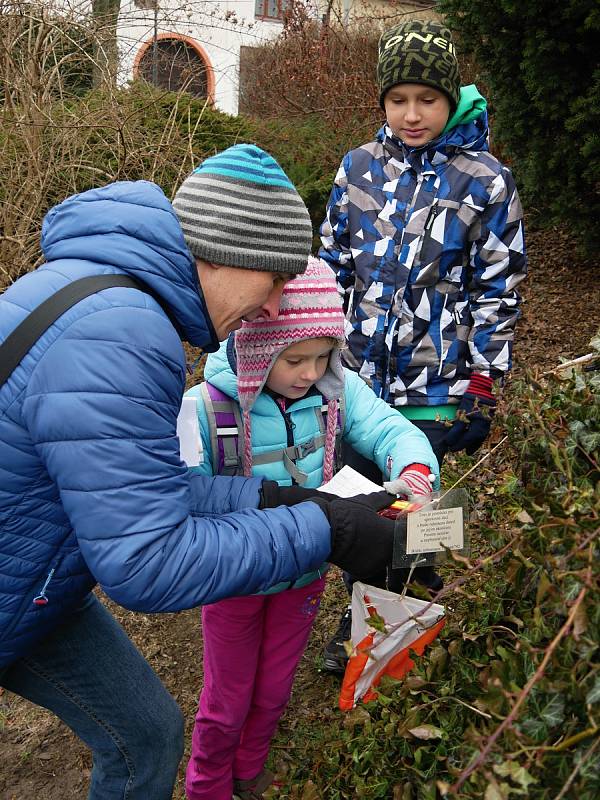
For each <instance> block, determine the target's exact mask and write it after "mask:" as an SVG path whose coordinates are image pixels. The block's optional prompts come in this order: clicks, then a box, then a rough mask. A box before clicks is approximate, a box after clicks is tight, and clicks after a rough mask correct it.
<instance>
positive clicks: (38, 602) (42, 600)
mask: <svg viewBox="0 0 600 800" xmlns="http://www.w3.org/2000/svg"><path fill="white" fill-rule="evenodd" d="M53 575H54V567H52V569H51V570H50V572H49V573H48V576H47V577H46V580H45V581H44V585H43V586H42V590H41V592H40V593H39V594H38V595H36V597H34V598H33V604H34V605H35V606H47V605H48V603H49V600H48V598H47V596H46V589H47V588H48V585H49V583H50V581H51V580H52V576H53Z"/></svg>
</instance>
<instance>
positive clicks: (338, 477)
mask: <svg viewBox="0 0 600 800" xmlns="http://www.w3.org/2000/svg"><path fill="white" fill-rule="evenodd" d="M319 489H320V491H323V492H329V494H336V495H337V496H338V497H354V495H356V494H372V493H373V492H382V491H383V486H379V485H378V484H377V483H373V481H370V480H369V479H368V478H365V477H364V475H361V474H360V472H357V471H356V470H355V469H352V467H348V466H345V467H342V469H341V470H340V471H339V472H338V473H336V474H335V475H334V476H333V478H332V479H331V480H330V481H329V483H324V484H323V486H319ZM391 502H393V498H392V497H391V496H390V503H391Z"/></svg>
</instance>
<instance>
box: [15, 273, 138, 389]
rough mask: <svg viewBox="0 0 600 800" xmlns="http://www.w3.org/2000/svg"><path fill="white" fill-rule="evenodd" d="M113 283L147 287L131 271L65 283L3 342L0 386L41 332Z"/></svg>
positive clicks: (91, 276) (110, 286) (113, 284)
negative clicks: (86, 298) (71, 309)
mask: <svg viewBox="0 0 600 800" xmlns="http://www.w3.org/2000/svg"><path fill="white" fill-rule="evenodd" d="M113 286H126V287H130V288H133V289H140V290H141V291H146V290H145V289H144V287H143V285H142V284H141V283H139V282H138V281H136V280H134V279H133V278H130V277H129V276H128V275H90V276H88V277H87V278H79V279H78V280H76V281H72V282H71V283H69V284H67V285H66V286H63V288H62V289H59V290H58V292H55V293H54V294H53V295H50V297H48V298H47V299H46V300H44V301H43V303H40V305H39V306H38V307H37V308H35V309H34V310H33V311H32V312H31V313H30V314H28V315H27V316H26V317H25V319H24V320H23V321H22V322H20V323H19V325H17V327H16V328H15V329H14V331H12V333H10V334H9V335H8V336H7V337H6V339H5V340H4V342H3V343H2V344H1V345H0V386H2V385H3V384H4V383H6V381H7V380H8V379H9V378H10V376H11V375H12V373H13V371H14V370H15V368H16V367H18V365H19V364H20V363H21V361H22V360H23V358H24V357H25V356H26V355H27V353H28V352H29V351H30V350H31V348H32V347H33V345H34V344H35V343H36V342H37V340H38V339H39V338H40V336H41V335H42V334H43V333H45V332H46V331H47V330H48V328H49V327H50V326H51V325H52V323H53V322H55V321H56V320H57V319H58V318H59V317H60V316H62V314H64V313H65V311H67V310H68V309H69V308H71V306H74V305H75V304H76V303H78V302H79V301H80V300H83V298H84V297H88V296H89V295H91V294H95V293H96V292H100V291H101V290H102V289H109V288H112V287H113Z"/></svg>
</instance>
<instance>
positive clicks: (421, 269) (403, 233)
mask: <svg viewBox="0 0 600 800" xmlns="http://www.w3.org/2000/svg"><path fill="white" fill-rule="evenodd" d="M464 120H466V121H464ZM487 135H488V123H487V112H486V111H485V100H484V99H483V98H482V97H481V95H480V94H479V93H478V92H477V90H476V89H475V87H474V86H471V87H463V89H462V90H461V102H460V103H459V107H458V109H457V113H455V115H454V116H453V118H452V119H451V120H450V121H449V123H448V125H447V126H446V130H445V131H444V132H443V133H442V134H441V135H440V136H439V137H438V138H437V139H436V140H434V141H433V142H430V143H429V144H428V145H425V146H423V147H421V148H414V149H411V148H407V147H406V146H405V145H404V144H403V143H402V142H401V141H400V140H399V139H397V138H396V137H395V136H394V135H393V134H392V132H391V130H390V128H389V127H388V126H384V127H382V128H381V130H380V131H379V132H378V134H377V137H376V139H375V141H373V142H370V143H368V144H365V145H363V146H361V147H358V148H357V149H356V150H352V151H351V152H349V153H348V154H347V155H346V156H345V158H344V159H343V161H342V164H341V166H340V168H339V171H338V173H337V175H336V178H335V183H334V187H333V190H332V192H331V196H330V199H329V203H328V206H327V216H326V219H325V221H324V223H323V225H322V226H321V239H322V243H323V246H322V248H321V250H320V253H319V255H320V256H321V258H323V259H324V260H326V261H327V262H328V263H329V264H330V265H331V266H332V268H333V269H334V270H335V272H336V274H337V281H338V284H339V287H340V290H341V291H342V292H343V294H344V302H345V306H344V307H345V311H346V320H347V322H346V326H347V327H346V336H347V339H348V344H349V349H348V350H347V351H345V353H344V356H345V359H344V360H345V363H346V366H348V367H350V368H351V369H353V370H355V371H357V372H359V373H360V375H361V376H362V377H363V379H364V380H365V381H367V383H368V384H369V385H370V386H371V387H372V388H373V389H374V391H375V392H376V393H377V395H378V396H380V397H382V398H384V399H385V400H386V401H388V402H389V403H391V404H392V405H396V406H440V405H445V404H453V403H458V402H459V400H460V398H461V396H462V395H463V393H464V392H465V389H466V387H467V385H468V383H469V379H470V377H471V375H472V374H473V372H479V373H481V374H483V375H486V376H489V377H490V378H492V379H498V378H502V377H503V376H504V374H505V373H506V372H507V370H508V369H510V364H511V349H512V339H513V333H514V326H515V322H516V319H517V316H518V314H519V311H518V305H519V302H520V298H519V295H518V293H517V292H516V291H515V287H516V286H517V284H518V283H519V282H520V281H521V280H522V279H523V278H524V277H525V274H526V257H525V245H524V235H523V221H522V208H521V203H520V201H519V197H518V194H517V190H516V187H515V184H514V180H513V176H512V174H511V172H510V170H509V169H508V168H507V167H504V166H503V165H502V164H501V163H500V162H499V161H498V160H497V159H496V158H495V157H494V156H493V155H491V154H490V153H489V152H488V146H487Z"/></svg>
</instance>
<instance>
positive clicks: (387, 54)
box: [377, 20, 460, 111]
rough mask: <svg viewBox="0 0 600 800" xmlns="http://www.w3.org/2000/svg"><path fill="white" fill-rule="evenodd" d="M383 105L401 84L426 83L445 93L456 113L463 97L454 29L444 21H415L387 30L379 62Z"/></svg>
mask: <svg viewBox="0 0 600 800" xmlns="http://www.w3.org/2000/svg"><path fill="white" fill-rule="evenodd" d="M377 83H378V85H379V102H380V104H381V107H382V108H383V99H384V97H385V93H386V92H387V91H388V89H391V88H392V86H395V85H396V84H398V83H422V84H424V85H425V86H433V88H434V89H438V90H439V91H441V92H444V94H445V95H447V97H448V99H449V100H450V105H451V108H452V111H454V109H455V108H456V106H457V105H458V99H459V96H460V72H459V69H458V61H457V59H456V49H455V47H454V42H453V41H452V34H451V33H450V30H449V29H448V28H447V27H446V26H445V25H442V23H441V22H432V21H425V20H411V21H410V22H405V23H403V24H402V25H398V26H397V27H395V28H390V30H389V31H385V32H384V33H383V34H382V35H381V38H380V40H379V58H378V61H377Z"/></svg>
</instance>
